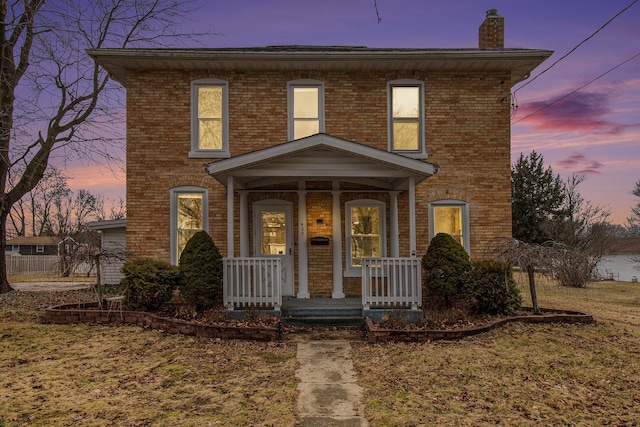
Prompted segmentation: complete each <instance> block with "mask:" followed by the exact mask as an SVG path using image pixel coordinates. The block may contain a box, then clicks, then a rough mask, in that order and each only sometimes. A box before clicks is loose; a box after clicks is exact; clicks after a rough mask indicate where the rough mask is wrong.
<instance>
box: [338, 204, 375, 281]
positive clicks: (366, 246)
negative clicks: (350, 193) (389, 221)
mask: <svg viewBox="0 0 640 427" xmlns="http://www.w3.org/2000/svg"><path fill="white" fill-rule="evenodd" d="M346 212H347V221H346V224H347V230H346V232H347V246H348V248H347V257H348V259H347V267H348V268H352V269H353V268H360V267H361V266H362V258H363V257H364V258H377V257H382V256H384V255H385V247H384V242H385V239H384V229H385V228H384V218H385V216H384V204H383V203H382V202H378V201H375V200H358V201H354V202H349V203H347V205H346Z"/></svg>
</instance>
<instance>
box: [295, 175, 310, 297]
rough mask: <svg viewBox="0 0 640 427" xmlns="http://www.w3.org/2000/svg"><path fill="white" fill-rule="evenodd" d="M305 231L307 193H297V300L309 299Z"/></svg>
mask: <svg viewBox="0 0 640 427" xmlns="http://www.w3.org/2000/svg"><path fill="white" fill-rule="evenodd" d="M303 186H304V184H303V183H302V184H301V187H303ZM306 229H307V192H306V191H298V295H297V296H298V298H309V297H310V295H309V271H308V255H307V231H306Z"/></svg>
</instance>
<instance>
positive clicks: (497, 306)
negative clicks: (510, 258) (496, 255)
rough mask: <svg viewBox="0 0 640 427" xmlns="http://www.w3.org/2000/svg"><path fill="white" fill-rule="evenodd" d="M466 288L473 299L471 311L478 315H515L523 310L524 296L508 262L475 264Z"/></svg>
mask: <svg viewBox="0 0 640 427" xmlns="http://www.w3.org/2000/svg"><path fill="white" fill-rule="evenodd" d="M466 287H467V292H468V294H469V295H470V296H471V297H472V298H471V301H472V302H471V306H470V309H471V311H473V312H475V313H476V314H501V315H513V314H515V313H516V312H517V311H518V310H520V309H521V308H522V296H521V295H520V290H519V289H518V286H517V284H516V282H515V280H514V279H513V269H512V268H511V264H510V263H508V262H503V261H490V260H485V261H478V262H474V263H473V266H472V268H471V271H470V272H469V275H468V279H467V285H466Z"/></svg>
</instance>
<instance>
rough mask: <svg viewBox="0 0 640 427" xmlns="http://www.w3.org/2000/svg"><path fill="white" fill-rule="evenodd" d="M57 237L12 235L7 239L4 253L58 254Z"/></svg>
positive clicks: (58, 241)
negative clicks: (11, 237)
mask: <svg viewBox="0 0 640 427" xmlns="http://www.w3.org/2000/svg"><path fill="white" fill-rule="evenodd" d="M58 243H60V238H58V237H45V236H31V237H24V236H19V237H14V238H13V239H9V240H7V246H6V252H5V254H6V255H58Z"/></svg>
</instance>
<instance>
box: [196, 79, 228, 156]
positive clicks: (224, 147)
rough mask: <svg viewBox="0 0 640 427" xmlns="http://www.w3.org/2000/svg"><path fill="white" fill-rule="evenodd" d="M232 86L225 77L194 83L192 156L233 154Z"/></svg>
mask: <svg viewBox="0 0 640 427" xmlns="http://www.w3.org/2000/svg"><path fill="white" fill-rule="evenodd" d="M228 102H229V89H228V84H227V82H226V81H224V80H218V79H200V80H194V81H192V82H191V151H190V152H189V157H200V158H221V157H229V117H228V115H229V112H228Z"/></svg>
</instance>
